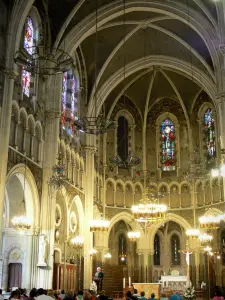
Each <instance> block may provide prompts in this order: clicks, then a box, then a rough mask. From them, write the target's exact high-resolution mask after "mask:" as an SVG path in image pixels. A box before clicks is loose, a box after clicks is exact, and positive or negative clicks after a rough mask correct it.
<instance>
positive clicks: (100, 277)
mask: <svg viewBox="0 0 225 300" xmlns="http://www.w3.org/2000/svg"><path fill="white" fill-rule="evenodd" d="M103 278H104V273H103V272H102V269H101V268H100V267H98V268H97V272H96V273H95V276H94V282H95V283H96V285H97V290H98V291H101V290H102V281H103Z"/></svg>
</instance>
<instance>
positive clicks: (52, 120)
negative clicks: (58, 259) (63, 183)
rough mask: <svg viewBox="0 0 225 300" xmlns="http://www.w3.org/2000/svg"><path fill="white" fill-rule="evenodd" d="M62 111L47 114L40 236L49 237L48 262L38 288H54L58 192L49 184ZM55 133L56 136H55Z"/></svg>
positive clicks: (54, 160) (41, 271)
mask: <svg viewBox="0 0 225 300" xmlns="http://www.w3.org/2000/svg"><path fill="white" fill-rule="evenodd" d="M60 116H61V113H60V111H48V112H46V124H45V136H46V139H45V144H44V147H45V159H44V162H43V187H42V201H41V216H40V228H41V232H40V236H46V237H47V246H46V247H47V261H46V264H47V266H46V267H41V268H39V270H38V284H37V286H38V287H43V288H45V289H50V288H51V287H52V276H53V253H54V237H55V204H56V190H55V189H54V187H51V186H49V184H48V182H49V179H50V178H51V176H52V166H53V165H55V163H56V156H57V149H58V148H57V146H58V140H57V137H58V134H59V118H60ZM54 133H55V134H54Z"/></svg>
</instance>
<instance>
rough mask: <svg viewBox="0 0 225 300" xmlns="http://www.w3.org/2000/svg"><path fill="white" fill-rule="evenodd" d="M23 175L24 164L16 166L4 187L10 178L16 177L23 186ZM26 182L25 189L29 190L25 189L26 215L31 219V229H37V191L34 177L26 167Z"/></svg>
mask: <svg viewBox="0 0 225 300" xmlns="http://www.w3.org/2000/svg"><path fill="white" fill-rule="evenodd" d="M24 175H25V165H24V164H19V165H16V166H15V167H13V168H12V169H11V170H10V172H9V173H8V174H7V177H6V185H7V182H8V181H9V180H10V178H11V177H12V176H17V177H18V179H19V180H20V182H21V184H22V186H23V184H24V183H23V180H24V179H23V176H24ZM26 182H27V187H28V188H29V189H27V192H28V195H27V197H26V196H25V203H26V215H27V216H31V217H32V221H33V228H38V227H39V217H40V204H39V203H40V202H39V194H38V189H37V185H36V183H35V179H34V176H33V174H32V172H31V171H30V169H29V168H28V167H26ZM31 199H32V201H31ZM27 200H29V201H27Z"/></svg>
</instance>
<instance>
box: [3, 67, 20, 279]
mask: <svg viewBox="0 0 225 300" xmlns="http://www.w3.org/2000/svg"><path fill="white" fill-rule="evenodd" d="M16 75H17V74H16V73H15V71H14V70H6V71H5V79H4V90H3V102H2V103H3V104H2V109H1V118H0V141H1V143H0V203H1V205H0V216H1V217H2V214H3V208H4V207H3V206H4V198H5V181H6V175H7V162H8V146H9V135H10V124H11V113H12V97H13V88H14V80H15V78H16ZM0 233H1V236H0V269H1V268H2V222H0ZM0 276H1V275H0ZM0 284H1V278H0Z"/></svg>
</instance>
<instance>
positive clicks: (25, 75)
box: [22, 70, 31, 97]
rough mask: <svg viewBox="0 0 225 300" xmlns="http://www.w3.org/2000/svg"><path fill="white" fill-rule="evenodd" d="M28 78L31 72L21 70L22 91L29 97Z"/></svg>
mask: <svg viewBox="0 0 225 300" xmlns="http://www.w3.org/2000/svg"><path fill="white" fill-rule="evenodd" d="M30 80H31V73H30V72H27V71H25V70H22V87H23V93H24V94H25V95H26V96H27V97H29V96H30Z"/></svg>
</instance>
